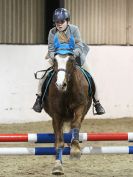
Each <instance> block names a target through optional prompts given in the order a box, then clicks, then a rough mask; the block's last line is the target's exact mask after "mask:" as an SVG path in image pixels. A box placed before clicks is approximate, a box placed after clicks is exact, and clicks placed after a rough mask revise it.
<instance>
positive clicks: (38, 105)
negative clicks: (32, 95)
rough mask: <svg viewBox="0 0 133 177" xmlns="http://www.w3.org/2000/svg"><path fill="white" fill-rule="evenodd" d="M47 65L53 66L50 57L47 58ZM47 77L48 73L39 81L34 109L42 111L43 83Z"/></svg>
mask: <svg viewBox="0 0 133 177" xmlns="http://www.w3.org/2000/svg"><path fill="white" fill-rule="evenodd" d="M46 66H47V68H49V67H51V66H52V61H51V60H50V59H49V60H46ZM46 77H47V75H46V76H45V77H43V78H42V79H40V80H39V83H38V89H37V93H36V96H37V98H36V101H35V103H34V105H33V110H34V111H36V112H41V111H42V86H43V83H44V81H45V79H46Z"/></svg>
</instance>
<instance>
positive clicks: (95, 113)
mask: <svg viewBox="0 0 133 177" xmlns="http://www.w3.org/2000/svg"><path fill="white" fill-rule="evenodd" d="M92 112H93V115H98V114H97V112H96V111H95V104H94V103H93V106H92Z"/></svg>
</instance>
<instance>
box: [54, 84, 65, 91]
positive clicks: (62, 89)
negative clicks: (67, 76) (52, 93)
mask: <svg viewBox="0 0 133 177" xmlns="http://www.w3.org/2000/svg"><path fill="white" fill-rule="evenodd" d="M55 85H56V87H57V89H58V90H60V91H63V92H65V91H66V90H67V83H66V82H63V84H58V83H57V82H56V83H55Z"/></svg>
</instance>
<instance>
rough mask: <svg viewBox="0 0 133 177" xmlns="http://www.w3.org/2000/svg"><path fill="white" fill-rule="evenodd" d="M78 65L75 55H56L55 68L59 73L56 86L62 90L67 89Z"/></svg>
mask: <svg viewBox="0 0 133 177" xmlns="http://www.w3.org/2000/svg"><path fill="white" fill-rule="evenodd" d="M75 67H76V61H75V58H74V56H73V55H69V54H66V55H60V54H58V55H56V56H55V59H54V70H55V71H56V73H57V80H56V87H57V88H58V90H60V91H66V90H67V86H68V82H69V81H70V78H71V76H72V73H73V71H74V69H75Z"/></svg>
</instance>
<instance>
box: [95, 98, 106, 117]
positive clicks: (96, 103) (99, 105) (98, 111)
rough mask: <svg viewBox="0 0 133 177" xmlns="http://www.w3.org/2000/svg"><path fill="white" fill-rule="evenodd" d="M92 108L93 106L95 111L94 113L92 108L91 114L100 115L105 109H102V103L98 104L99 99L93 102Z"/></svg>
mask: <svg viewBox="0 0 133 177" xmlns="http://www.w3.org/2000/svg"><path fill="white" fill-rule="evenodd" d="M93 108H95V111H96V113H94V109H93V114H94V115H95V114H98V115H102V114H104V113H105V110H104V108H103V107H102V105H101V104H100V102H99V101H95V102H94V103H93Z"/></svg>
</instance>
